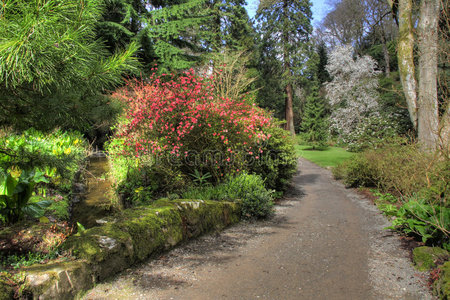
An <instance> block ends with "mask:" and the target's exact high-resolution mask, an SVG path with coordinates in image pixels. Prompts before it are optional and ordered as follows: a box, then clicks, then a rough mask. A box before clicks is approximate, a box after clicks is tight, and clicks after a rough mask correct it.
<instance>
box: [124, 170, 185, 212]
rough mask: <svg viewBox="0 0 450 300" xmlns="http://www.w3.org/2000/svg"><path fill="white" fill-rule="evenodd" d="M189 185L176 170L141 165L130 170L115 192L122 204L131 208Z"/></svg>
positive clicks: (181, 189)
mask: <svg viewBox="0 0 450 300" xmlns="http://www.w3.org/2000/svg"><path fill="white" fill-rule="evenodd" d="M189 185H190V181H189V179H188V178H186V176H185V175H184V174H182V173H181V172H180V171H178V170H176V169H175V170H174V169H172V168H169V167H164V166H162V165H151V166H149V165H141V166H139V167H138V168H130V169H129V170H128V172H127V175H126V178H125V179H124V180H123V181H121V182H120V183H119V184H118V186H117V189H116V190H117V193H118V194H119V196H120V198H121V200H122V204H124V206H125V207H131V206H133V205H138V204H142V203H148V202H151V201H153V200H154V199H158V198H159V197H162V196H166V195H168V194H170V193H172V194H173V193H177V192H180V191H183V190H185V189H186V188H187V187H188V186H189Z"/></svg>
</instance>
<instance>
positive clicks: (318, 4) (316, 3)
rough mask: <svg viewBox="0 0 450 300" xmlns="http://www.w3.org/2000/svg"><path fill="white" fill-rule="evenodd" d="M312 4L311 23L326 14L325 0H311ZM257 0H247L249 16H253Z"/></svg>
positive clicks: (318, 20) (319, 19)
mask: <svg viewBox="0 0 450 300" xmlns="http://www.w3.org/2000/svg"><path fill="white" fill-rule="evenodd" d="M311 2H312V4H313V7H312V12H313V19H314V21H313V24H315V23H317V22H320V21H321V20H322V19H323V17H325V16H326V14H327V9H328V7H327V5H326V3H325V2H326V0H312V1H311ZM258 4H259V0H247V5H246V6H245V8H246V9H247V12H248V15H249V16H250V18H253V17H254V16H255V12H256V9H257V8H258Z"/></svg>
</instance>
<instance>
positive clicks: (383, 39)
mask: <svg viewBox="0 0 450 300" xmlns="http://www.w3.org/2000/svg"><path fill="white" fill-rule="evenodd" d="M384 35H385V32H384V30H383V29H382V30H381V33H380V37H381V42H382V45H383V56H384V63H385V70H384V73H385V74H386V77H389V75H390V74H391V64H390V62H389V60H390V59H391V58H390V57H389V49H388V47H387V43H386V37H385V36H384Z"/></svg>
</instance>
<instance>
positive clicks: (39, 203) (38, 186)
mask: <svg viewBox="0 0 450 300" xmlns="http://www.w3.org/2000/svg"><path fill="white" fill-rule="evenodd" d="M87 149H88V144H87V142H86V141H85V140H84V138H83V137H82V135H81V134H80V133H78V132H68V131H61V130H55V131H53V132H50V133H43V132H40V131H37V130H34V129H28V130H26V131H24V132H22V133H17V132H14V131H12V130H8V129H1V130H0V269H3V268H5V269H11V268H19V267H21V266H23V265H27V264H30V263H32V262H37V261H44V260H48V259H53V258H55V257H57V256H58V248H59V246H60V245H61V244H62V243H63V241H64V240H65V239H66V238H67V236H69V235H70V234H71V232H72V228H71V226H70V225H69V224H68V221H69V217H70V205H69V203H70V197H71V193H72V185H73V183H74V180H75V178H76V177H77V175H76V174H77V173H78V171H79V170H80V169H82V168H83V167H84V165H85V162H86V160H85V159H86V156H87Z"/></svg>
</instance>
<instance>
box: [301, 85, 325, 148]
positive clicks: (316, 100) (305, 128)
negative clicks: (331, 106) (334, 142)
mask: <svg viewBox="0 0 450 300" xmlns="http://www.w3.org/2000/svg"><path fill="white" fill-rule="evenodd" d="M318 86H319V84H318V83H316V85H315V87H314V88H313V89H312V92H311V93H310V95H309V96H308V97H307V98H306V104H305V109H304V113H303V118H302V126H301V127H302V132H303V134H302V138H303V140H304V141H305V142H307V143H308V144H309V145H311V146H312V147H313V149H315V148H325V147H326V146H327V141H328V132H329V124H328V116H327V114H326V100H325V99H324V98H323V97H321V96H319V91H318V89H319V87H318Z"/></svg>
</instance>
